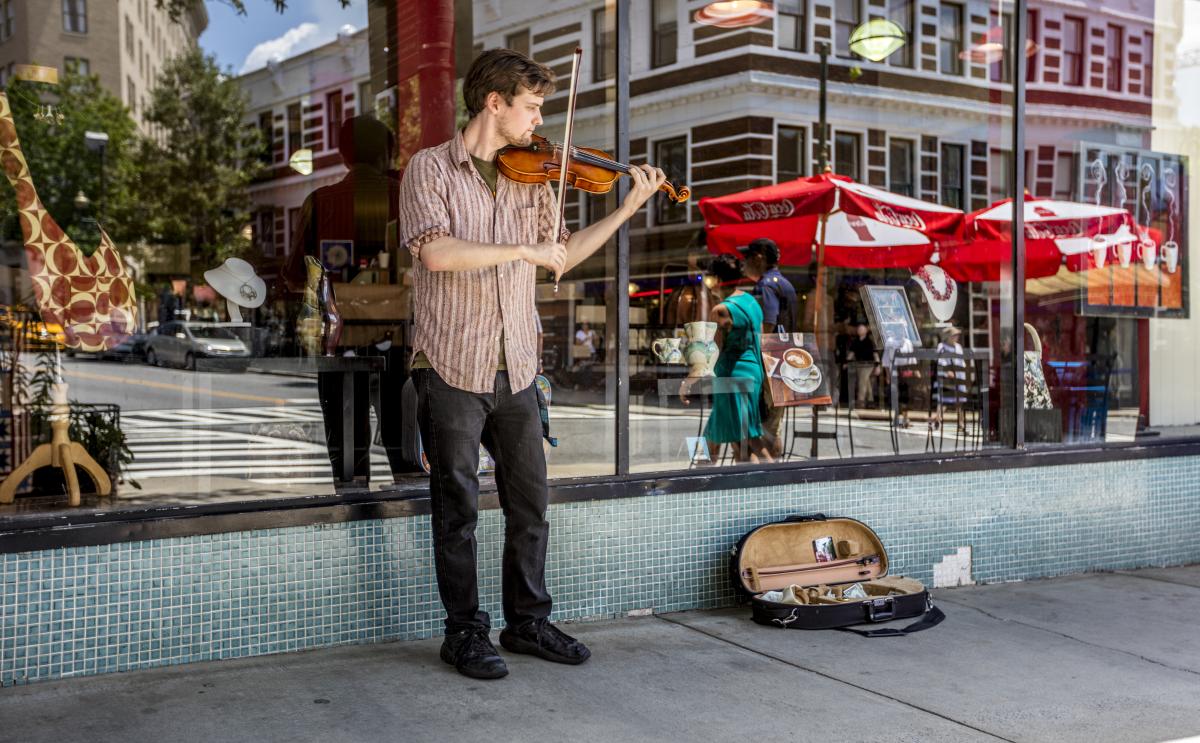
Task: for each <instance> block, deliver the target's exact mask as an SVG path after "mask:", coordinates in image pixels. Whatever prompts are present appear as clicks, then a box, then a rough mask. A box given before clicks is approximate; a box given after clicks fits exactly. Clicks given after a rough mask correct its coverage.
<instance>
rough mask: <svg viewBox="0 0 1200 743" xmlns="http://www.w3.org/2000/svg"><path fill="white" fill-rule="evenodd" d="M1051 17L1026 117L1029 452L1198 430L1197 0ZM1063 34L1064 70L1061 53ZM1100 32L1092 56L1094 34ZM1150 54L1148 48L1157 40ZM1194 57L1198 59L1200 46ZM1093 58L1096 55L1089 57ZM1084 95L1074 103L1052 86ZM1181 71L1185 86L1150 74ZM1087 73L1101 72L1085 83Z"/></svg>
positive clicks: (1049, 7) (1048, 12) (1050, 13)
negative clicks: (1194, 291)
mask: <svg viewBox="0 0 1200 743" xmlns="http://www.w3.org/2000/svg"><path fill="white" fill-rule="evenodd" d="M1032 5H1033V7H1034V8H1036V10H1037V12H1038V14H1039V15H1040V17H1041V18H1043V19H1044V21H1043V22H1044V23H1045V24H1046V25H1045V28H1046V30H1045V32H1044V38H1043V39H1042V41H1043V42H1044V44H1045V48H1044V49H1043V50H1042V51H1040V52H1039V53H1038V54H1037V55H1035V56H1040V57H1041V60H1040V64H1041V65H1042V68H1043V69H1044V71H1045V75H1046V80H1045V82H1043V83H1038V84H1031V85H1030V88H1029V92H1028V96H1027V103H1026V107H1027V110H1026V115H1027V117H1028V119H1029V121H1030V122H1033V121H1036V122H1038V123H1037V124H1036V125H1034V124H1032V123H1031V124H1030V126H1029V127H1028V129H1027V131H1028V135H1027V137H1028V145H1029V147H1030V148H1031V150H1032V151H1033V153H1034V156H1035V161H1034V164H1033V168H1034V170H1035V174H1036V178H1035V180H1034V181H1033V187H1032V188H1031V189H1030V192H1031V193H1030V197H1029V201H1028V202H1027V205H1026V225H1025V243H1026V254H1027V262H1026V283H1025V322H1026V323H1027V324H1028V327H1027V329H1026V331H1025V334H1026V339H1027V344H1028V345H1027V346H1026V348H1027V350H1028V349H1033V350H1036V349H1037V345H1038V343H1039V342H1040V348H1041V351H1040V356H1039V357H1038V359H1037V360H1036V362H1034V361H1031V360H1029V355H1028V354H1027V360H1026V362H1025V363H1026V368H1027V369H1028V371H1027V374H1026V378H1027V379H1029V378H1030V375H1031V373H1033V372H1035V370H1036V372H1039V373H1040V375H1041V378H1044V380H1045V381H1044V385H1043V383H1042V382H1040V381H1036V380H1035V381H1033V382H1029V383H1027V385H1026V386H1027V389H1026V401H1025V410H1024V414H1025V431H1024V435H1025V439H1026V441H1027V442H1029V443H1030V445H1034V446H1037V445H1052V444H1059V443H1063V444H1094V443H1097V442H1114V441H1133V440H1137V441H1153V440H1155V439H1162V438H1164V437H1173V436H1181V435H1190V434H1191V433H1192V432H1194V431H1195V430H1196V429H1195V426H1196V424H1197V423H1200V407H1198V405H1197V399H1196V395H1195V394H1194V393H1193V392H1192V390H1191V389H1190V387H1191V385H1190V382H1189V380H1190V379H1191V374H1190V368H1191V364H1192V362H1191V361H1190V360H1189V359H1190V351H1188V350H1186V349H1190V348H1192V347H1193V346H1194V345H1195V344H1194V341H1193V339H1194V338H1195V337H1196V333H1197V328H1196V321H1195V320H1194V319H1193V318H1192V314H1193V313H1192V307H1191V301H1190V299H1191V296H1190V292H1189V284H1190V282H1191V276H1192V274H1191V269H1190V268H1189V265H1190V263H1189V253H1188V244H1189V243H1188V236H1189V230H1190V227H1191V222H1190V218H1191V217H1192V215H1194V214H1196V208H1197V203H1198V202H1197V201H1196V198H1197V197H1196V194H1195V193H1194V191H1193V189H1192V187H1191V186H1192V180H1191V175H1192V174H1193V173H1194V172H1195V170H1194V168H1195V163H1196V159H1195V157H1196V154H1197V145H1196V143H1197V141H1198V138H1197V136H1196V132H1197V129H1196V127H1197V125H1198V124H1200V116H1197V109H1196V108H1195V106H1193V105H1192V104H1191V101H1190V100H1189V99H1188V91H1192V90H1195V89H1196V85H1197V83H1198V82H1200V81H1198V79H1197V77H1196V75H1195V71H1196V67H1195V60H1196V56H1195V51H1194V49H1195V45H1194V41H1193V40H1192V34H1191V32H1190V29H1195V28H1196V24H1197V23H1198V22H1200V12H1198V10H1200V8H1198V5H1200V4H1197V3H1195V2H1190V1H1189V2H1156V3H1147V4H1142V5H1138V6H1136V9H1134V10H1131V9H1130V7H1131V6H1128V5H1119V4H1117V3H1114V2H1100V3H1093V4H1091V5H1089V10H1088V13H1087V15H1086V17H1063V16H1062V14H1061V10H1060V9H1059V7H1058V6H1055V5H1053V4H1049V3H1040V2H1035V3H1033V4H1032ZM1060 27H1061V29H1062V48H1063V50H1064V54H1063V57H1062V60H1061V62H1060V61H1059V58H1058V55H1057V54H1055V53H1054V49H1055V47H1056V46H1057V43H1058V39H1057V36H1058V33H1057V32H1056V30H1057V29H1058V28H1060ZM1084 28H1090V29H1091V37H1090V41H1091V44H1090V46H1091V49H1090V50H1089V49H1088V45H1087V44H1084V43H1083V39H1084V36H1083V29H1084ZM1151 41H1152V43H1149V44H1148V42H1151ZM1189 50H1190V51H1189ZM1089 52H1090V53H1089ZM1060 66H1061V67H1062V68H1064V70H1065V71H1064V77H1063V82H1064V83H1065V84H1066V85H1071V86H1079V87H1081V88H1082V90H1077V91H1072V92H1071V93H1069V94H1066V93H1064V91H1063V86H1062V84H1060V83H1058V81H1057V80H1056V79H1055V77H1056V76H1053V75H1051V73H1053V72H1057V71H1058V69H1059V68H1060ZM1152 69H1158V70H1165V69H1174V70H1176V74H1175V76H1174V79H1172V78H1170V77H1167V78H1165V79H1154V78H1153V77H1152V76H1151V74H1150V70H1152ZM1079 70H1090V73H1089V74H1086V75H1082V74H1080V72H1079Z"/></svg>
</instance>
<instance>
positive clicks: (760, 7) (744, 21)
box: [692, 0, 775, 28]
mask: <svg viewBox="0 0 1200 743" xmlns="http://www.w3.org/2000/svg"><path fill="white" fill-rule="evenodd" d="M774 15H775V8H774V6H773V4H772V3H769V2H764V1H763V0H721V1H720V2H712V3H709V4H707V5H705V6H704V7H703V8H701V9H700V10H697V11H696V13H695V14H694V15H693V16H692V19H693V20H695V21H696V23H701V24H704V25H705V26H716V27H718V28H741V27H743V26H754V25H756V24H759V23H763V22H764V21H768V20H770V19H771V18H772V17H774Z"/></svg>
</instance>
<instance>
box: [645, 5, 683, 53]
mask: <svg viewBox="0 0 1200 743" xmlns="http://www.w3.org/2000/svg"><path fill="white" fill-rule="evenodd" d="M659 2H660V0H650V68H651V69H658V68H660V67H669V66H670V65H673V64H675V63H676V62H678V61H679V5H678V0H667V2H670V3H671V9H672V10H673V11H674V12H673V13H672V17H671V20H669V21H665V22H664V21H663V20H662V19H660V18H659V17H658V3H659ZM661 29H669V30H665V31H664V30H661ZM667 36H669V37H670V38H671V43H670V44H669V45H666V44H664V40H665V38H666V37H667ZM668 49H669V54H668Z"/></svg>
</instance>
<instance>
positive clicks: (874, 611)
mask: <svg viewBox="0 0 1200 743" xmlns="http://www.w3.org/2000/svg"><path fill="white" fill-rule="evenodd" d="M895 616H896V600H895V599H893V598H892V597H891V596H888V597H886V598H878V599H871V600H870V601H868V602H867V621H870V622H886V621H888V620H889V619H892V618H894V617H895Z"/></svg>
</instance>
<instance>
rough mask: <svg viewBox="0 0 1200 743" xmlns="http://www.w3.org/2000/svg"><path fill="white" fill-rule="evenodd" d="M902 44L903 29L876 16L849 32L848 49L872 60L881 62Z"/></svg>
mask: <svg viewBox="0 0 1200 743" xmlns="http://www.w3.org/2000/svg"><path fill="white" fill-rule="evenodd" d="M902 46H904V29H902V28H900V27H899V26H897V25H896V24H895V23H893V22H892V21H889V20H887V19H884V18H876V19H874V20H870V21H867V22H866V23H864V24H862V25H861V26H859V27H858V28H856V29H854V33H852V34H850V51H852V52H854V53H855V54H857V55H858V56H860V57H863V58H865V59H869V60H871V61H872V62H882V61H883V60H885V59H887V58H888V56H889V55H890V54H892V53H893V52H895V51H896V50H897V49H899V48H900V47H902Z"/></svg>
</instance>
